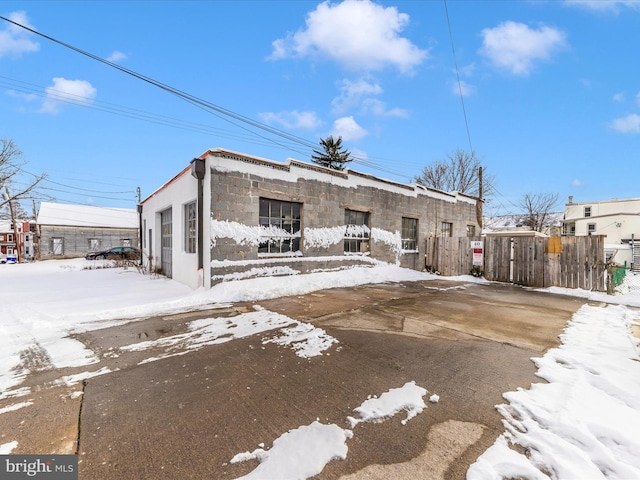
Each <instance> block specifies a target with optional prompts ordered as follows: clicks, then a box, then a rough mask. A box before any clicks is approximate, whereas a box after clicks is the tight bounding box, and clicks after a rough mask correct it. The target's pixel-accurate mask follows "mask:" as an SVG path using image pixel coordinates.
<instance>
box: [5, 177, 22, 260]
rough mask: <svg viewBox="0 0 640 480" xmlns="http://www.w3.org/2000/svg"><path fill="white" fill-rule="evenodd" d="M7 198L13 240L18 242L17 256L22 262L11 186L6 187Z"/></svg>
mask: <svg viewBox="0 0 640 480" xmlns="http://www.w3.org/2000/svg"><path fill="white" fill-rule="evenodd" d="M5 192H6V195H5V198H6V200H7V202H9V211H10V212H11V223H13V240H14V241H15V242H16V256H17V259H18V263H20V260H21V258H20V237H18V224H17V223H16V216H15V214H14V212H13V200H12V198H11V195H10V194H9V187H5Z"/></svg>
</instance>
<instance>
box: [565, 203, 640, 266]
mask: <svg viewBox="0 0 640 480" xmlns="http://www.w3.org/2000/svg"><path fill="white" fill-rule="evenodd" d="M563 234H564V235H578V236H583V235H605V236H606V238H605V242H606V243H605V252H606V254H607V258H610V257H611V256H613V255H615V256H614V257H613V260H614V261H615V262H616V263H618V264H621V265H623V264H625V263H626V264H627V265H628V266H631V265H632V264H633V263H636V264H638V265H637V266H640V262H638V261H636V262H634V259H633V256H634V254H635V256H636V257H639V256H640V198H631V199H626V200H617V199H616V200H604V201H597V202H579V203H574V202H573V197H569V203H567V204H566V205H565V214H564V221H563ZM633 240H635V245H634V242H633Z"/></svg>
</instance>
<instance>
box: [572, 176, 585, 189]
mask: <svg viewBox="0 0 640 480" xmlns="http://www.w3.org/2000/svg"><path fill="white" fill-rule="evenodd" d="M571 186H572V187H576V188H579V187H583V186H584V182H583V181H582V180H580V179H579V178H574V179H573V181H572V182H571Z"/></svg>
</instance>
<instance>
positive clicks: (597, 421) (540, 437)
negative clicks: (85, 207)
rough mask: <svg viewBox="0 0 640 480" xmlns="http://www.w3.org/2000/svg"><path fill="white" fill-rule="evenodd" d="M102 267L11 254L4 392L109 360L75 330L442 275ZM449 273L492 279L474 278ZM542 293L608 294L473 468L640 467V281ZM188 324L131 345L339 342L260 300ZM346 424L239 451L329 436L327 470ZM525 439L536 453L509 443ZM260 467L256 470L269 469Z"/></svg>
mask: <svg viewBox="0 0 640 480" xmlns="http://www.w3.org/2000/svg"><path fill="white" fill-rule="evenodd" d="M102 265H103V264H101V263H100V262H89V261H85V260H84V259H75V260H64V261H43V262H38V263H33V264H16V265H1V266H0V285H2V286H3V288H2V289H1V290H0V337H1V338H2V339H3V341H2V342H1V343H0V400H1V399H6V398H12V397H19V396H23V395H26V394H28V393H29V389H28V388H24V387H19V385H20V384H21V382H22V381H23V379H24V378H25V377H26V375H28V373H29V368H60V367H69V366H78V367H81V366H90V365H92V364H95V363H97V362H98V358H97V357H96V355H95V354H94V353H93V352H92V351H91V350H90V349H88V348H87V347H86V346H85V345H83V344H82V343H80V342H79V341H77V340H74V339H72V338H70V337H69V335H70V334H73V333H77V332H83V331H88V330H95V329H99V328H104V327H108V326H112V325H117V324H121V323H123V322H127V321H135V320H136V319H140V318H144V317H146V316H151V315H154V314H158V313H163V314H166V313H174V312H181V311H189V310H195V309H201V308H202V309H204V308H211V307H212V306H214V305H220V306H223V305H227V304H229V303H234V302H241V301H259V300H263V299H270V298H277V297H280V296H285V295H300V294H305V293H309V292H312V291H315V290H320V289H324V288H335V287H349V286H355V285H362V284H371V283H383V282H398V281H418V280H427V279H433V278H435V276H434V275H430V274H426V273H421V272H416V271H413V270H407V269H402V268H399V267H397V266H394V265H389V264H382V263H373V265H372V266H367V267H353V268H349V269H346V270H342V271H332V272H316V273H311V274H306V275H304V281H299V280H298V281H295V282H291V281H288V277H287V276H282V277H277V278H274V277H265V278H253V279H244V280H242V279H238V280H236V281H228V282H223V283H220V284H218V285H216V286H215V287H214V288H212V289H210V290H204V289H199V290H195V291H192V290H191V289H189V288H188V287H186V286H184V285H181V284H179V283H177V282H174V281H172V280H170V279H166V278H164V277H158V276H150V275H142V274H140V273H139V272H138V271H137V270H136V269H131V268H130V269H128V270H127V269H122V268H95V267H99V266H102ZM89 267H91V269H89ZM265 274H269V272H265ZM298 278H299V276H298ZM438 278H444V277H438ZM449 279H450V280H463V281H465V282H482V281H484V280H482V279H475V278H474V277H467V276H465V277H450V278H449ZM544 291H547V292H551V293H560V294H565V295H574V296H578V297H581V298H584V299H585V302H587V301H589V302H592V303H593V302H604V303H608V304H609V305H608V306H588V305H585V306H584V307H583V308H582V309H581V310H580V311H579V312H577V313H576V314H575V315H574V317H573V319H572V321H571V322H570V324H569V325H568V327H567V329H566V331H565V333H564V334H563V335H562V345H561V346H560V347H559V348H557V349H552V350H550V351H549V352H547V354H546V355H544V356H543V357H542V358H538V359H534V361H535V362H536V365H537V366H538V369H539V370H538V375H539V376H540V377H541V378H542V379H544V380H545V381H546V382H548V383H540V384H534V385H532V386H531V388H529V389H527V390H524V389H521V390H518V391H516V392H508V393H505V395H504V398H505V400H506V401H507V402H508V403H506V404H504V405H499V406H497V408H498V410H499V411H500V413H501V414H502V415H503V417H504V425H505V433H504V434H503V435H501V436H500V437H499V438H498V439H497V440H496V443H495V444H494V446H493V447H491V448H490V449H489V450H487V452H485V454H484V455H482V456H481V457H480V458H479V459H478V461H477V462H476V463H474V464H473V465H472V466H471V468H470V469H469V472H468V477H467V478H468V480H479V479H482V480H486V479H494V478H495V479H500V478H515V477H517V478H523V479H539V478H554V479H555V478H558V479H563V478H590V479H591V478H621V479H626V478H640V457H639V456H638V455H637V453H636V452H638V451H640V440H638V438H639V437H638V435H637V432H638V431H640V413H639V412H640V400H639V399H640V357H639V355H638V340H637V338H636V337H634V336H633V335H632V334H631V331H630V328H631V326H632V325H639V324H638V320H637V319H638V314H637V312H636V311H635V310H632V309H631V308H629V307H640V291H638V290H634V289H633V288H631V287H630V288H626V289H623V290H622V291H624V292H625V293H624V295H616V296H609V295H606V294H603V293H594V292H587V291H582V290H569V289H560V288H555V287H554V288H549V289H545V290H544ZM188 330H189V331H188V332H187V333H186V334H184V335H182V336H181V335H177V336H173V337H165V338H163V339H160V340H156V341H155V342H157V343H155V344H152V343H150V342H140V343H138V344H133V345H130V346H128V347H125V348H129V349H132V350H133V349H144V348H151V347H152V346H153V347H163V348H164V349H165V355H171V354H174V353H175V352H174V351H173V350H172V349H174V348H175V347H177V346H180V347H181V348H182V349H183V350H184V351H188V350H189V349H193V348H200V347H202V346H203V345H205V344H213V343H219V342H221V341H223V339H224V340H225V341H228V340H231V339H233V338H240V337H242V336H246V335H252V334H255V333H265V334H266V333H267V331H269V332H276V335H271V336H270V337H266V338H264V339H263V342H267V341H272V342H275V343H278V344H280V345H284V346H290V347H291V348H293V349H294V351H296V353H297V354H298V355H300V356H302V357H310V356H314V355H321V354H322V353H323V352H324V351H325V350H326V349H328V348H330V347H331V346H332V345H334V344H335V343H336V342H337V340H336V339H334V338H333V337H330V336H328V335H326V333H325V332H323V331H322V330H320V329H316V328H314V327H313V326H311V325H308V324H305V323H303V322H297V321H295V320H292V319H289V318H288V317H285V316H281V315H278V314H275V313H274V312H268V311H265V310H262V309H259V308H258V309H257V310H256V311H255V312H249V313H246V314H242V315H239V316H236V317H233V319H212V318H210V319H203V320H196V321H194V322H190V323H189V326H188ZM175 351H176V352H177V351H179V349H177V350H175ZM25 357H29V358H32V359H36V360H37V362H36V363H37V365H35V366H34V365H32V363H33V362H31V363H29V366H25V365H24V363H25V362H24V361H23V359H24V358H25ZM157 358H162V356H161V357H157ZM147 360H148V361H151V360H153V359H147ZM105 373H108V369H106V370H105V369H100V370H96V369H94V370H93V371H87V372H83V373H80V374H76V375H71V376H68V377H64V378H61V379H59V382H58V383H61V384H65V385H72V384H74V383H77V382H79V381H81V380H82V379H84V378H88V377H89V376H92V375H99V374H105ZM422 390H423V389H421V387H417V386H415V384H413V385H412V384H407V385H405V386H404V387H402V388H401V389H391V390H390V391H389V392H386V393H384V394H382V395H381V396H380V398H375V397H374V398H370V399H367V400H366V401H365V402H364V403H363V404H362V405H361V407H360V410H357V411H356V413H358V414H359V415H360V418H359V419H358V420H353V423H352V428H353V427H354V426H357V424H358V423H359V422H360V421H365V419H372V418H373V419H377V420H380V419H381V418H387V417H388V416H391V415H394V414H395V413H397V412H398V411H400V410H406V411H407V412H408V418H411V416H412V415H413V414H417V413H418V410H420V408H424V403H423V401H422V396H423V395H424V394H425V393H426V391H425V392H424V393H422ZM418 397H419V398H418ZM438 398H439V397H438V396H437V395H432V396H431V397H430V401H432V402H437V401H438ZM26 403H28V402H21V403H16V404H14V405H9V406H7V407H5V408H4V409H3V410H2V411H0V414H2V413H3V412H7V411H12V410H15V409H18V408H29V405H27V404H26ZM420 411H421V410H420ZM408 418H407V419H408ZM348 432H350V431H348V430H343V429H340V428H339V427H337V426H331V425H322V424H320V423H319V422H314V423H312V424H311V425H307V426H302V427H300V428H298V429H295V430H292V431H291V432H287V433H285V434H283V435H282V436H281V437H280V439H278V441H277V442H274V444H273V446H272V448H271V449H270V450H268V451H265V450H264V449H261V450H262V452H258V451H257V452H254V453H253V454H251V453H248V452H247V453H245V454H240V456H239V457H238V458H237V459H236V461H240V460H247V459H248V458H256V459H258V460H259V461H260V462H261V463H260V465H259V466H258V469H260V471H274V472H280V471H287V472H293V471H298V470H295V468H298V467H294V466H293V465H292V461H291V458H293V456H292V455H293V452H295V451H297V450H296V449H298V448H299V447H301V446H302V445H305V444H312V445H316V444H319V445H324V446H325V447H326V448H324V447H323V448H322V449H320V448H318V449H317V450H318V455H317V457H314V461H313V462H310V463H313V465H314V466H313V470H314V471H316V470H317V469H318V468H319V469H320V470H321V469H322V468H323V466H324V465H325V464H326V463H327V462H328V461H330V460H331V459H337V458H344V456H345V455H346V452H347V447H346V441H347V440H348V438H350V437H349V435H350V433H348ZM514 444H517V445H519V446H520V447H521V450H522V449H524V451H525V452H526V454H525V455H523V454H521V453H518V452H517V451H516V450H514V449H512V448H510V445H514ZM16 446H17V443H16V442H9V443H5V444H2V445H0V453H1V454H6V453H9V452H11V451H12V450H13V449H14V448H15V447H16ZM306 462H307V460H306V459H305V462H301V463H302V464H306ZM309 468H310V469H311V467H309ZM258 469H256V470H254V472H256V471H257V470H258ZM271 469H274V470H271ZM320 470H318V471H320ZM254 472H252V474H250V475H255V476H258V475H261V474H259V473H255V474H254ZM304 475H306V473H304V472H302V473H300V472H299V475H298V476H299V478H306V477H304ZM309 475H314V473H311V474H309ZM247 478H253V477H247Z"/></svg>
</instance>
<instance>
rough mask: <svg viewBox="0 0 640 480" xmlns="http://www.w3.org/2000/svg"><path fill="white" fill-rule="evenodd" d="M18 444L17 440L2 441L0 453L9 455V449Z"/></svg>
mask: <svg viewBox="0 0 640 480" xmlns="http://www.w3.org/2000/svg"><path fill="white" fill-rule="evenodd" d="M17 446H18V442H16V441H15V440H14V441H13V442H9V443H3V444H2V445H0V455H9V454H10V453H11V451H12V450H13V449H14V448H16V447H17Z"/></svg>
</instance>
